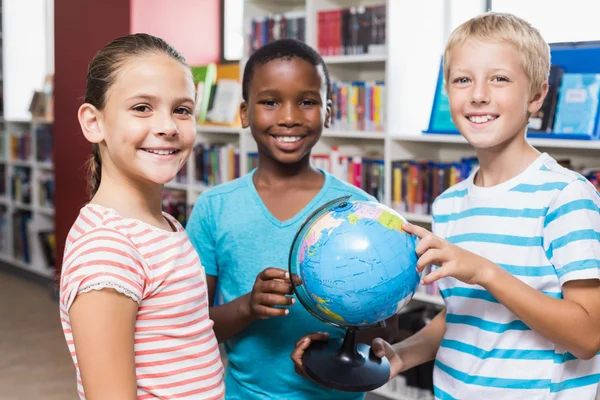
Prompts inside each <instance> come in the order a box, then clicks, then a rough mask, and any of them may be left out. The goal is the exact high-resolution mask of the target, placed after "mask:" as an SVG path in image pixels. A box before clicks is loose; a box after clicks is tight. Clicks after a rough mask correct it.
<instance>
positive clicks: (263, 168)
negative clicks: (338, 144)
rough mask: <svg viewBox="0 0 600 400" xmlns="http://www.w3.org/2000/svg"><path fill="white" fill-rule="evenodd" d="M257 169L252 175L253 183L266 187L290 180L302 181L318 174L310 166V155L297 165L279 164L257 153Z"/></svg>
mask: <svg viewBox="0 0 600 400" xmlns="http://www.w3.org/2000/svg"><path fill="white" fill-rule="evenodd" d="M258 165H259V166H258V168H257V169H256V172H255V173H254V179H255V182H261V183H264V184H267V185H277V184H278V183H289V180H290V179H302V178H306V177H312V176H313V174H315V173H317V174H318V173H319V172H318V171H317V170H316V169H315V168H313V167H312V166H311V165H310V154H307V155H306V156H305V157H304V158H302V159H301V160H300V161H298V162H297V163H293V164H281V163H279V162H277V161H275V160H274V159H273V158H271V157H267V156H265V155H262V154H260V153H259V158H258Z"/></svg>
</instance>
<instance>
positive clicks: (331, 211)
mask: <svg viewBox="0 0 600 400" xmlns="http://www.w3.org/2000/svg"><path fill="white" fill-rule="evenodd" d="M406 222H407V221H406V219H405V218H404V217H402V216H401V215H400V214H398V213H397V212H396V211H394V210H393V209H391V208H389V207H387V206H385V205H383V204H380V203H377V202H371V201H349V197H343V198H340V199H336V200H334V201H332V202H330V203H327V204H325V205H323V206H322V207H320V208H319V209H318V210H317V211H316V212H315V213H313V214H312V215H311V216H310V217H309V218H307V220H306V221H305V222H304V224H303V225H302V226H301V227H300V229H299V230H298V232H297V234H296V237H295V239H294V242H293V244H292V247H291V249H290V256H289V272H290V275H291V276H294V275H295V276H297V277H299V278H300V279H299V281H300V283H294V280H293V279H292V284H293V287H294V293H295V294H296V297H297V298H298V300H299V301H300V303H301V304H302V305H303V306H304V307H305V308H306V309H307V310H308V311H309V312H310V313H311V314H312V315H313V316H315V317H316V318H318V319H320V320H322V321H324V322H326V323H328V324H330V325H333V326H336V327H338V328H341V329H344V330H346V337H345V339H344V341H341V340H340V341H339V342H337V341H332V340H330V343H328V344H324V343H314V344H313V345H311V347H309V349H308V350H307V351H306V352H305V355H304V358H303V363H304V367H305V370H306V372H307V374H308V375H309V376H310V377H311V378H312V379H313V380H315V381H317V382H319V383H321V384H323V385H325V386H329V387H333V388H336V389H340V390H345V391H365V390H372V389H374V388H376V387H379V386H381V385H383V384H384V383H385V382H386V381H387V379H388V377H389V364H388V363H387V360H385V359H379V358H377V357H375V356H374V355H373V354H372V353H371V352H370V351H369V350H370V346H368V345H365V344H359V343H358V340H357V337H358V334H357V333H358V331H360V330H363V329H366V328H373V327H380V326H383V325H384V321H385V320H386V319H388V318H390V317H392V316H393V315H395V314H396V313H398V312H399V311H400V310H401V309H402V308H403V307H404V306H405V305H406V304H407V303H408V302H409V301H410V300H411V298H412V296H413V295H414V293H415V290H416V288H417V286H418V284H419V280H420V276H419V274H418V272H417V271H416V266H417V254H416V251H415V249H416V244H417V239H416V237H414V236H412V235H410V234H409V233H407V232H405V231H404V230H403V229H402V227H403V224H404V223H406Z"/></svg>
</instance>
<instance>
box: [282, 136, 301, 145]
mask: <svg viewBox="0 0 600 400" xmlns="http://www.w3.org/2000/svg"><path fill="white" fill-rule="evenodd" d="M275 139H277V141H278V142H283V143H295V142H297V141H298V140H300V139H302V138H301V137H300V136H275Z"/></svg>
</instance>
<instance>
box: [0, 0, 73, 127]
mask: <svg viewBox="0 0 600 400" xmlns="http://www.w3.org/2000/svg"><path fill="white" fill-rule="evenodd" d="M2 3H3V4H2V7H3V10H2V45H3V50H2V51H3V78H4V85H3V86H4V117H5V118H6V119H8V120H21V119H30V118H31V114H30V113H29V104H30V103H31V98H32V96H33V92H34V91H35V90H40V89H41V88H42V86H43V84H44V79H45V77H46V74H47V73H48V72H49V71H48V69H49V64H52V70H54V61H53V58H54V50H53V47H54V46H52V48H50V49H48V48H47V45H48V42H52V43H53V42H54V39H53V38H48V32H49V31H52V32H53V30H54V28H53V27H48V19H47V6H48V4H49V3H52V6H51V8H53V1H51V0H3V2H2ZM53 36H54V35H52V37H53ZM74 50H75V49H74ZM49 52H50V53H51V54H52V61H49V60H50V59H49Z"/></svg>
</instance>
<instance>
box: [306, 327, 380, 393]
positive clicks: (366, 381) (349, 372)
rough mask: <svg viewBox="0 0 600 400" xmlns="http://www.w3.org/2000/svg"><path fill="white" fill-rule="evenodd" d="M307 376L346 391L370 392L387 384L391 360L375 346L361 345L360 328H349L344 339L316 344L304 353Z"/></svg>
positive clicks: (324, 384) (316, 342) (313, 343)
mask: <svg viewBox="0 0 600 400" xmlns="http://www.w3.org/2000/svg"><path fill="white" fill-rule="evenodd" d="M302 364H303V365H304V370H305V371H306V374H307V375H308V376H309V377H310V378H311V379H312V380H314V381H315V382H317V383H319V384H320V385H323V386H326V387H329V388H332V389H337V390H342V391H345V392H367V391H370V390H373V389H377V388H378V387H380V386H382V385H383V384H385V383H386V382H387V381H388V379H389V376H390V363H389V362H388V360H387V358H385V357H384V358H379V357H377V356H375V355H374V354H373V352H372V351H371V346H369V345H366V344H363V343H358V329H356V328H348V329H346V336H345V337H344V339H343V340H342V339H329V340H328V341H327V342H322V341H315V342H312V343H311V345H310V346H309V347H308V349H306V351H305V352H304V356H303V358H302Z"/></svg>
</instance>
